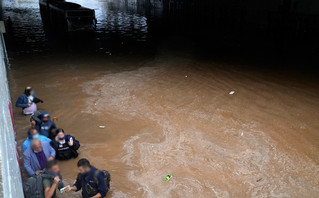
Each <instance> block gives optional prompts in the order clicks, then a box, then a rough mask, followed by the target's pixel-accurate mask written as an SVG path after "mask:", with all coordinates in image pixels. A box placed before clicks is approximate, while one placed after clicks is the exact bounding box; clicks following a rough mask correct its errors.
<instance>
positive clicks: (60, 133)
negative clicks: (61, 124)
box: [55, 129, 64, 140]
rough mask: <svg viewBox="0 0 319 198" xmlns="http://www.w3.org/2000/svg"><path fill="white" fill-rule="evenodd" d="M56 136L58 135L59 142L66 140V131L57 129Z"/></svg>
mask: <svg viewBox="0 0 319 198" xmlns="http://www.w3.org/2000/svg"><path fill="white" fill-rule="evenodd" d="M55 134H56V138H57V139H58V140H63V139H64V130H63V129H57V130H56V132H55Z"/></svg>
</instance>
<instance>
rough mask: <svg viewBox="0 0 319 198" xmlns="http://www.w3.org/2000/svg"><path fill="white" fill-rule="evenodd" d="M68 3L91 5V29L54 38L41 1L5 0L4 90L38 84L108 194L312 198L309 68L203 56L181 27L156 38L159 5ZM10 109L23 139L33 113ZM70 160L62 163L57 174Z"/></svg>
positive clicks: (318, 147) (315, 111) (315, 108)
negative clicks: (106, 175) (107, 178)
mask: <svg viewBox="0 0 319 198" xmlns="http://www.w3.org/2000/svg"><path fill="white" fill-rule="evenodd" d="M75 2H78V3H80V4H82V5H84V6H86V7H89V8H94V9H95V10H96V16H97V20H98V25H97V30H96V33H95V34H94V35H91V36H85V37H79V35H76V36H74V35H69V36H67V38H66V37H64V38H61V37H60V36H56V35H54V34H53V33H52V32H50V31H48V30H46V29H45V28H44V27H43V25H42V22H41V17H40V13H39V7H38V2H37V1H33V0H28V1H25V0H24V1H22V0H21V1H20V0H18V1H9V0H5V1H3V7H4V17H8V16H10V17H11V20H12V27H11V28H10V30H9V31H8V33H7V35H6V42H7V48H8V52H9V58H10V65H11V67H10V69H9V71H8V76H9V81H10V88H11V97H12V100H13V101H15V100H16V99H17V97H18V96H19V95H20V94H21V93H22V92H23V89H24V87H25V86H26V85H31V86H32V87H33V88H34V89H35V91H36V94H37V96H38V97H39V98H41V99H43V100H44V101H45V102H44V103H43V104H39V105H38V108H39V109H41V110H45V111H48V112H50V113H51V115H52V116H56V117H58V121H57V122H56V124H57V126H58V127H61V128H63V129H64V130H65V131H66V133H67V134H68V133H69V134H72V135H73V136H75V137H76V138H77V139H79V141H80V143H81V147H80V151H79V153H80V155H79V157H78V159H80V158H83V157H84V158H88V159H89V160H90V161H91V163H92V164H93V165H94V166H96V167H98V168H100V169H107V170H109V171H110V173H111V175H112V183H111V191H110V192H109V194H108V196H107V197H114V198H121V197H127V198H131V197H207V198H210V197H225V198H227V197H318V195H319V174H318V171H319V144H318V142H319V134H318V131H319V122H318V117H319V99H318V98H319V91H318V88H319V83H318V80H317V79H316V78H305V77H303V76H302V75H301V74H300V72H288V71H282V70H277V69H276V70H269V68H268V69H267V67H266V68H265V67H259V65H258V63H256V65H254V66H251V65H250V66H247V65H243V64H235V63H227V62H226V61H217V60H211V59H210V58H203V57H201V56H198V55H197V54H198V52H195V51H196V50H194V49H193V43H192V41H190V40H188V38H185V37H178V38H176V37H174V36H172V37H170V38H168V39H167V40H163V41H162V42H156V43H155V42H153V41H152V40H153V35H152V34H153V33H152V29H151V27H150V26H152V25H153V24H152V22H154V21H156V20H157V18H158V17H160V14H159V13H161V8H160V6H158V7H156V9H155V11H153V12H151V13H147V12H145V11H144V9H141V7H142V8H144V7H145V5H144V7H143V5H140V4H138V3H136V2H135V1H123V2H122V1H98V0H94V1H93V0H92V1H82V0H78V1H75ZM176 45H179V46H180V47H176ZM260 64H262V63H260ZM305 64H306V63H305ZM232 91H233V92H232ZM230 92H231V93H232V94H230ZM14 116H15V127H16V132H17V140H18V147H19V149H21V145H22V143H23V141H24V140H25V138H26V137H27V134H26V131H27V129H28V128H29V122H28V121H29V117H28V116H23V115H22V113H21V110H20V109H18V108H14ZM100 126H104V127H100ZM20 153H21V151H20ZM20 156H21V163H22V155H20ZM78 159H72V160H70V161H66V162H64V161H63V162H60V166H61V169H62V176H63V180H64V183H65V184H72V183H73V181H74V179H75V178H76V175H77V168H76V163H77V160H78ZM170 173H173V178H172V179H171V180H170V181H169V182H163V178H164V177H165V176H166V175H167V174H170ZM25 178H26V176H25V174H24V179H25ZM59 197H80V194H79V193H74V194H73V193H69V194H67V195H64V196H62V195H59Z"/></svg>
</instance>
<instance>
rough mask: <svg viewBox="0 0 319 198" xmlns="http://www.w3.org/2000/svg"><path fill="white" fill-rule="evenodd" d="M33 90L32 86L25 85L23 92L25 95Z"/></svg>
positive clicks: (28, 94)
mask: <svg viewBox="0 0 319 198" xmlns="http://www.w3.org/2000/svg"><path fill="white" fill-rule="evenodd" d="M32 92H33V90H32V87H30V86H27V87H26V88H25V89H24V94H25V95H27V96H30V95H31V94H32Z"/></svg>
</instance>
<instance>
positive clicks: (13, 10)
mask: <svg viewBox="0 0 319 198" xmlns="http://www.w3.org/2000/svg"><path fill="white" fill-rule="evenodd" d="M73 2H76V3H79V4H81V5H82V6H84V7H88V8H91V9H94V10H95V13H96V18H97V21H98V24H97V30H96V32H95V34H94V35H84V36H83V35H81V36H78V37H77V35H56V34H53V33H52V32H51V31H49V30H47V28H45V27H43V24H42V21H41V16H40V11H39V5H38V1H37V0H26V1H24V0H17V1H10V0H6V1H4V2H3V7H4V19H7V18H8V17H10V18H11V21H12V25H10V26H9V27H8V34H7V35H6V36H7V39H8V41H7V42H9V43H10V42H12V44H11V45H10V44H9V50H13V52H14V53H34V52H39V51H49V50H52V49H56V50H61V48H63V47H61V46H65V47H66V48H68V49H71V50H74V49H78V47H79V46H82V48H88V49H94V50H96V51H100V52H101V51H103V52H106V53H108V52H109V50H107V48H112V47H119V46H121V45H124V44H125V43H126V42H137V43H138V42H146V41H147V40H148V19H147V17H146V15H148V16H150V13H149V12H145V10H146V7H147V4H145V2H143V1H140V0H135V1H133V0H129V1H128V0H122V1H117V0H114V1H113V0H108V1H99V0H92V1H85V0H74V1H73ZM160 5H161V4H158V5H157V6H156V8H155V7H154V8H153V9H152V10H155V11H154V12H152V13H153V16H155V14H154V13H156V15H157V16H158V15H160V13H161V6H160ZM84 46H85V47H84ZM122 47H123V46H122Z"/></svg>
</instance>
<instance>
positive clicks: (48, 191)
mask: <svg viewBox="0 0 319 198" xmlns="http://www.w3.org/2000/svg"><path fill="white" fill-rule="evenodd" d="M59 181H60V178H59V177H58V176H57V177H55V178H54V180H53V184H52V186H50V182H49V181H48V180H47V179H45V180H43V187H44V196H45V198H51V197H52V196H53V194H54V192H55V190H56V187H57V186H58V183H59Z"/></svg>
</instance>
